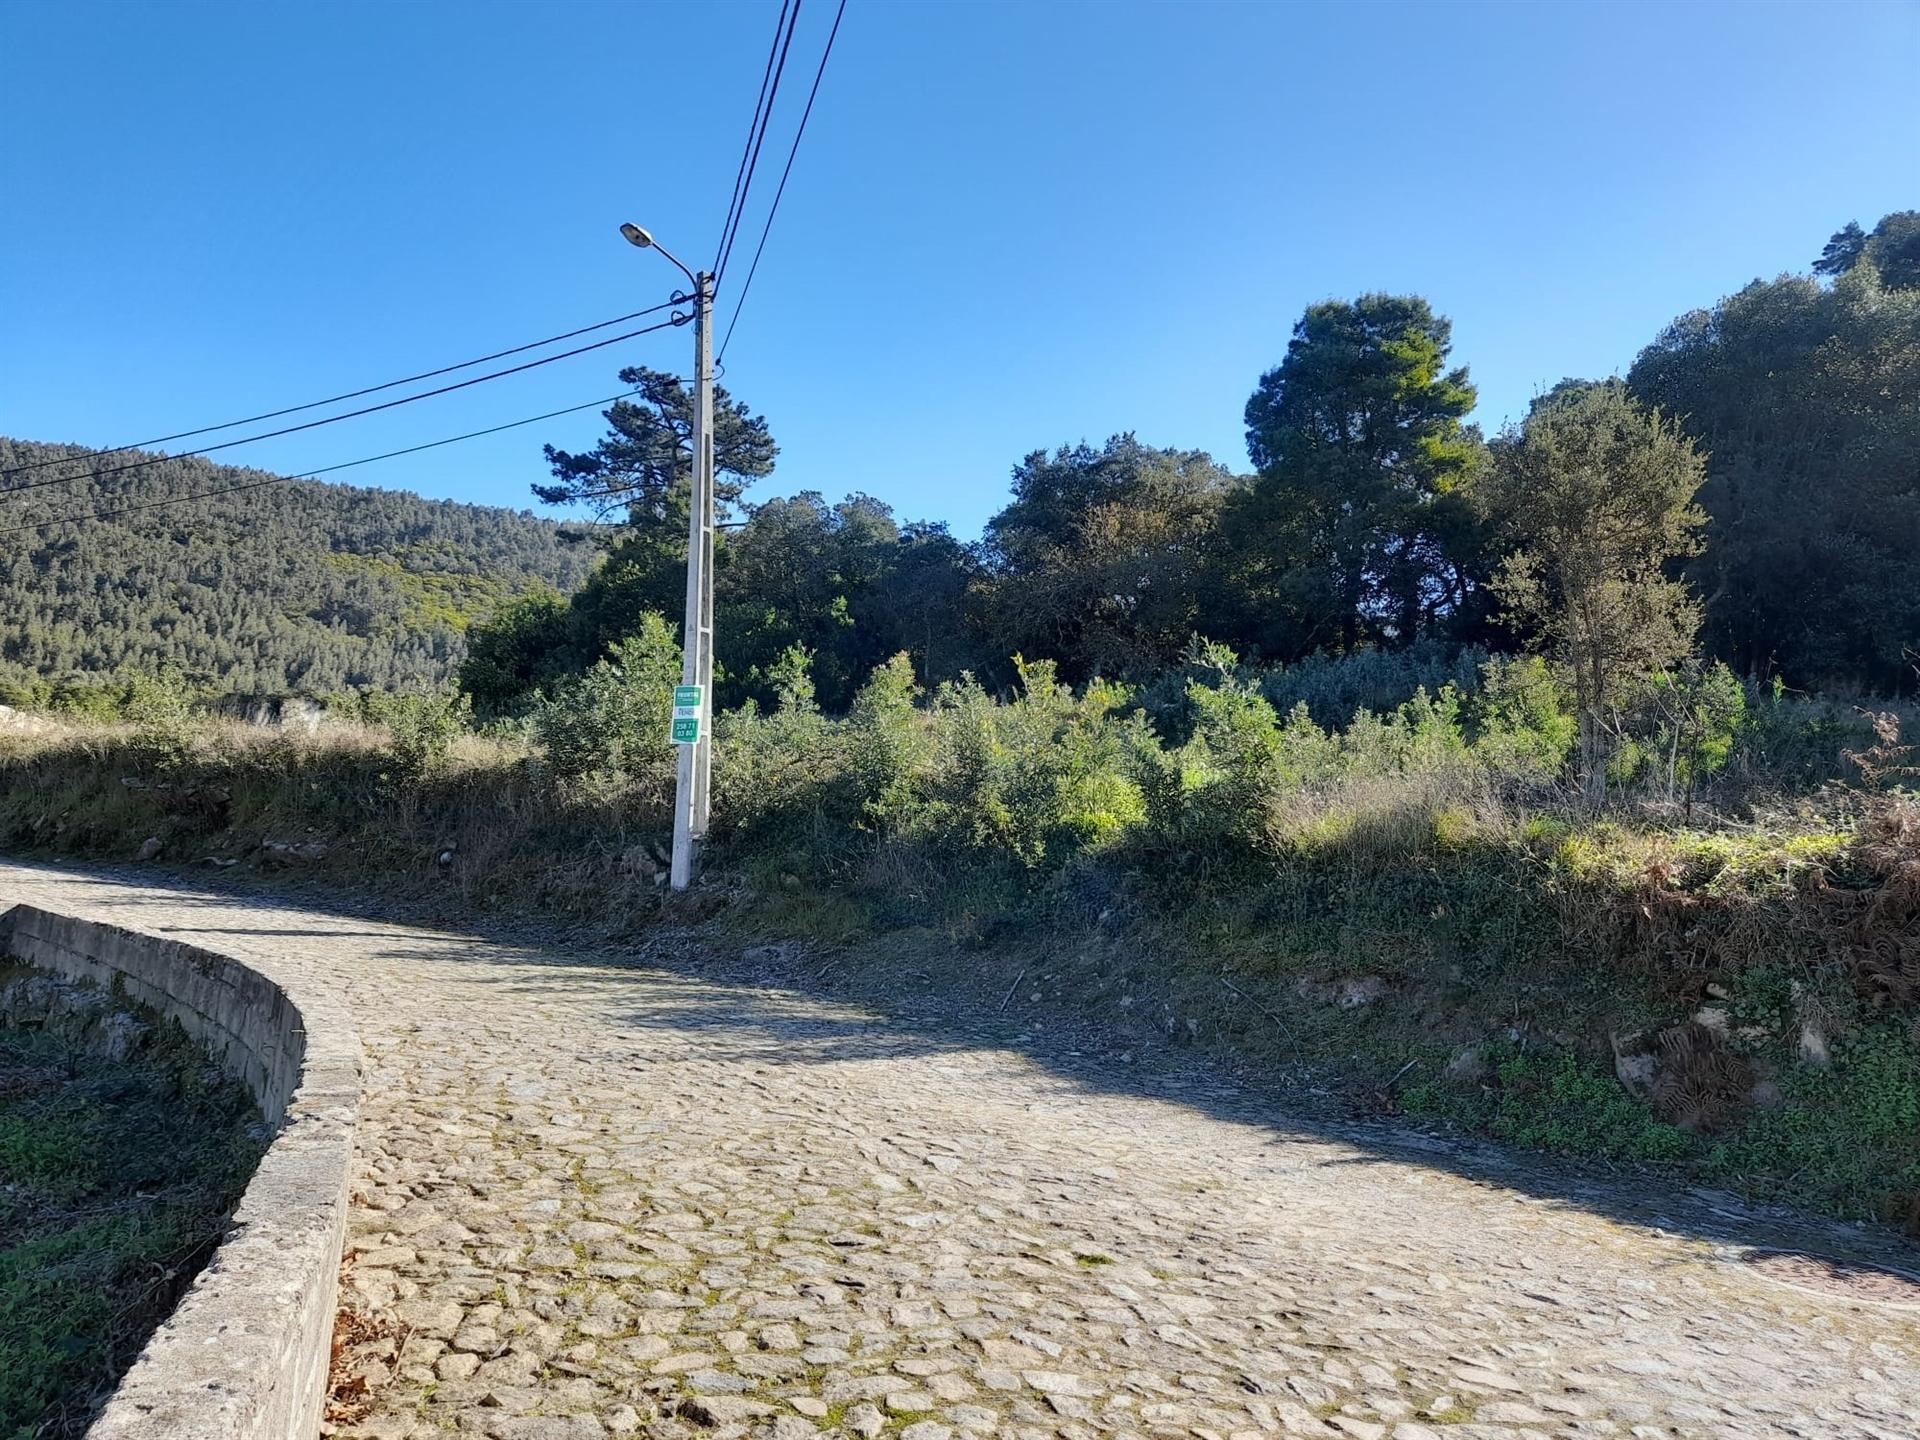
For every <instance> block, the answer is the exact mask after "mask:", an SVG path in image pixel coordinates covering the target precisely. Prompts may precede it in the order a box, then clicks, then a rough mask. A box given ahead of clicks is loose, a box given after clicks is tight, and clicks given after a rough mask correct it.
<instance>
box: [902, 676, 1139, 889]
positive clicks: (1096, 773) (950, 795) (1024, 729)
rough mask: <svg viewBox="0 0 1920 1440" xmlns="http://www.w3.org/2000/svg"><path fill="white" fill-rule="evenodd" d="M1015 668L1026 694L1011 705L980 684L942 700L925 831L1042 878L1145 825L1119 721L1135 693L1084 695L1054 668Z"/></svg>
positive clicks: (1108, 689)
mask: <svg viewBox="0 0 1920 1440" xmlns="http://www.w3.org/2000/svg"><path fill="white" fill-rule="evenodd" d="M1016 665H1017V667H1018V673H1019V676H1020V693H1019V695H1018V696H1017V697H1015V698H1014V699H1013V700H1011V701H1009V702H1007V703H1005V704H995V703H994V702H993V701H992V700H990V699H989V698H988V697H987V695H986V694H985V692H984V691H982V690H981V689H980V688H979V686H977V685H974V684H971V683H962V684H960V685H954V686H948V687H946V688H945V689H943V691H942V692H941V694H940V697H939V702H938V704H937V705H936V707H935V710H934V721H935V723H934V735H935V756H934V764H933V784H932V793H933V802H932V804H931V805H930V806H929V807H928V819H927V826H926V831H925V833H927V834H929V835H931V836H933V837H935V838H937V839H940V840H942V841H944V842H946V843H948V844H953V845H957V846H960V847H966V848H972V849H975V850H984V851H985V852H987V853H988V854H990V855H991V854H997V855H1000V856H1004V857H1007V858H1009V859H1011V860H1013V861H1015V862H1017V863H1018V864H1019V865H1021V866H1023V867H1025V868H1027V869H1029V870H1035V869H1038V868H1040V867H1042V866H1058V865H1059V864H1061V863H1062V862H1064V861H1066V860H1068V859H1071V858H1072V857H1074V856H1076V855H1081V854H1086V853H1090V852H1093V851H1097V850H1099V849H1101V848H1103V847H1104V846H1106V845H1108V844H1110V843H1112V842H1113V841H1114V840H1116V839H1117V838H1119V837H1120V836H1122V835H1124V834H1125V833H1126V832H1127V831H1128V830H1130V829H1131V828H1132V827H1134V826H1136V825H1138V824H1140V823H1141V822H1142V821H1143V820H1144V819H1145V818H1146V801H1145V798H1144V796H1143V795H1142V793H1141V790H1140V787H1139V785H1138V783H1137V782H1136V780H1135V778H1134V775H1133V773H1132V771H1133V767H1132V765H1131V764H1130V760H1129V739H1128V735H1127V732H1126V731H1125V730H1124V729H1123V728H1122V727H1121V726H1119V725H1117V724H1116V723H1115V722H1114V718H1113V717H1114V715H1115V712H1116V711H1117V710H1118V709H1119V708H1121V706H1123V705H1124V703H1125V701H1126V693H1125V692H1124V691H1123V690H1120V689H1118V688H1116V687H1113V686H1109V685H1101V684H1096V685H1092V686H1089V687H1088V688H1087V689H1086V690H1085V691H1084V692H1083V693H1081V694H1078V695H1076V694H1075V693H1074V692H1073V691H1072V690H1070V689H1069V688H1067V687H1066V686H1064V685H1061V684H1060V683H1059V681H1058V679H1057V677H1056V672H1055V669H1054V666H1053V664H1052V663H1051V662H1050V661H1026V660H1020V659H1016Z"/></svg>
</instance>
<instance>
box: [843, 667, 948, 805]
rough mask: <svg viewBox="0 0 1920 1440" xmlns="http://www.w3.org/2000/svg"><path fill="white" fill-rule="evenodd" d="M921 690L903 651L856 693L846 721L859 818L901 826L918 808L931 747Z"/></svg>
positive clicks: (848, 769) (852, 787) (848, 763)
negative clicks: (921, 701) (920, 709)
mask: <svg viewBox="0 0 1920 1440" xmlns="http://www.w3.org/2000/svg"><path fill="white" fill-rule="evenodd" d="M920 694H921V691H920V686H919V683H918V682H917V681H916V680H915V679H914V676H913V662H912V661H911V660H909V659H908V658H907V657H906V655H905V654H900V655H895V656H894V657H893V658H892V659H891V660H888V661H887V662H886V663H885V664H883V665H880V666H878V667H877V668H876V669H875V670H874V672H873V674H872V676H870V677H869V678H868V680H867V683H866V685H865V686H864V687H863V688H862V689H861V691H860V693H859V694H858V695H856V696H854V698H853V711H852V713H851V714H850V715H849V716H848V717H847V725H846V739H845V746H846V783H847V785H848V787H849V788H850V790H851V792H852V794H853V796H854V797H855V809H856V813H857V814H858V815H859V816H860V817H861V818H860V820H859V821H858V822H857V823H860V824H862V825H865V826H869V827H875V828H879V829H882V830H884V829H887V828H888V827H889V826H896V827H897V826H899V825H902V824H904V823H905V822H906V821H907V820H908V818H909V817H910V816H911V815H912V813H913V811H914V809H915V807H916V803H917V801H918V798H919V795H918V792H919V782H920V780H921V778H922V775H923V771H924V769H925V766H926V762H927V758H928V756H929V755H930V754H931V750H932V746H931V742H930V739H929V737H928V733H927V727H926V725H925V724H924V722H923V721H922V718H921V715H920V711H919V709H918V707H917V704H916V702H917V701H918V700H919V698H920Z"/></svg>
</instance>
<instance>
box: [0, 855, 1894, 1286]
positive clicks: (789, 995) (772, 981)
mask: <svg viewBox="0 0 1920 1440" xmlns="http://www.w3.org/2000/svg"><path fill="white" fill-rule="evenodd" d="M10 863H12V862H10ZM17 868H18V869H20V870H22V871H27V872H31V873H37V874H39V875H41V876H44V877H45V878H46V879H47V880H49V881H57V882H58V883H60V884H63V885H67V886H75V887H81V888H83V889H84V890H86V891H87V892H89V894H88V900H87V904H88V906H89V907H90V908H91V909H92V910H94V911H95V912H97V913H101V914H103V915H111V914H112V912H114V911H116V910H125V911H128V912H134V913H129V914H127V915H125V916H122V917H120V919H121V923H125V924H126V925H128V927H129V928H132V929H137V930H143V931H145V932H147V933H150V934H160V935H165V936H168V937H170V938H175V939H179V940H182V941H186V942H188V943H192V944H199V945H203V946H205V947H206V948H209V949H216V950H217V949H218V948H219V941H220V937H223V936H225V937H244V938H246V939H249V940H256V941H264V942H268V945H267V948H270V947H271V942H273V941H275V940H282V939H289V940H295V941H300V942H309V944H306V945H302V946H300V947H299V948H301V949H302V950H303V951H306V952H307V953H312V951H311V948H310V942H323V941H326V940H337V939H354V940H359V941H378V942H384V943H382V944H381V945H380V946H379V948H378V950H377V954H378V955H379V956H380V957H381V958H383V959H387V960H394V961H401V962H404V963H411V964H419V965H421V966H423V967H433V969H434V971H435V974H436V978H437V979H439V980H440V981H442V982H443V983H444V982H446V981H447V980H448V979H449V978H451V979H454V980H457V981H458V983H461V984H471V985H473V986H476V987H486V988H488V989H490V990H500V991H505V992H507V993H508V994H510V995H511V996H512V997H513V998H515V999H516V1000H519V1001H522V1002H524V1003H525V1004H527V1005H529V1006H543V1007H544V1006H562V1007H568V1008H572V1009H577V1010H580V1011H582V1012H583V1013H585V1014H587V1015H590V1016H593V1017H597V1019H598V1020H599V1021H601V1022H603V1023H604V1027H605V1028H604V1029H603V1030H600V1031H597V1032H596V1031H593V1030H592V1029H591V1027H587V1028H583V1030H582V1034H583V1036H584V1035H588V1034H592V1035H593V1036H594V1039H593V1040H592V1041H591V1042H588V1041H583V1045H585V1044H589V1043H590V1044H591V1045H592V1047H593V1048H594V1050H595V1052H596V1053H605V1054H606V1055H607V1056H608V1058H609V1060H610V1061H611V1062H612V1063H621V1062H622V1061H626V1062H629V1063H635V1064H644V1063H645V1057H646V1052H647V1045H646V1039H647V1036H648V1035H649V1034H650V1033H653V1032H659V1031H672V1032H675V1033H677V1034H686V1033H689V1032H695V1033H698V1034H699V1035H700V1036H701V1037H702V1040H701V1058H702V1059H703V1060H707V1061H710V1062H712V1063H714V1064H726V1063H729V1062H737V1063H743V1064H749V1065H755V1066H763V1067H769V1068H786V1067H823V1068H824V1067H833V1066H842V1065H850V1064H859V1063H862V1062H870V1061H898V1060H903V1059H913V1058H921V1057H927V1058H933V1059H935V1060H943V1059H944V1060H947V1061H957V1060H960V1059H961V1058H963V1057H966V1056H969V1055H977V1054H979V1053H980V1052H997V1053H1000V1054H1004V1055H1009V1056H1014V1057H1018V1058H1019V1059H1020V1060H1022V1061H1024V1062H1025V1063H1026V1064H1027V1065H1028V1066H1031V1067H1033V1068H1034V1070H1035V1071H1037V1072H1038V1074H1039V1076H1040V1077H1043V1078H1044V1079H1045V1080H1047V1081H1048V1082H1049V1084H1050V1085H1051V1086H1054V1087H1057V1090H1058V1093H1059V1094H1060V1095H1062V1096H1063V1097H1069V1098H1074V1099H1084V1098H1097V1097H1106V1098H1110V1099H1112V1100H1115V1101H1126V1102H1150V1103H1154V1104H1163V1105H1174V1106H1182V1107H1186V1108H1189V1109H1191V1110H1194V1111H1197V1112H1200V1113H1202V1114H1205V1115H1207V1116H1210V1117H1212V1118H1214V1119H1217V1120H1222V1121H1226V1122H1229V1123H1231V1124H1234V1125H1236V1126H1243V1127H1247V1129H1248V1131H1249V1132H1250V1133H1251V1134H1252V1135H1254V1136H1255V1137H1256V1139H1260V1140H1264V1141H1266V1142H1269V1143H1271V1144H1273V1145H1275V1146H1276V1147H1277V1146H1280V1145H1283V1144H1289V1143H1291V1142H1298V1141H1309V1142H1319V1143H1318V1144H1317V1145H1316V1146H1313V1147H1311V1148H1308V1149H1306V1150H1304V1151H1301V1152H1298V1153H1297V1154H1294V1155H1292V1156H1290V1158H1289V1163H1290V1164H1293V1165H1304V1166H1308V1167H1311V1166H1322V1167H1327V1168H1337V1167H1352V1166H1369V1165H1379V1164H1393V1165H1398V1166H1414V1167H1422V1168H1425V1169H1428V1170H1431V1171H1435V1172H1440V1173H1444V1174H1449V1175H1453V1176H1458V1177H1462V1178H1464V1179H1466V1180H1469V1181H1472V1182H1475V1183H1477V1184H1480V1185H1483V1186H1486V1187H1489V1189H1491V1190H1494V1191H1511V1192H1518V1193H1520V1194H1525V1195H1531V1196H1534V1197H1538V1198H1540V1199H1544V1200H1547V1201H1549V1202H1551V1203H1552V1204H1554V1205H1559V1206H1566V1207H1570V1208H1575V1209H1578V1210H1581V1211H1584V1212H1587V1213H1591V1214H1595V1215H1601V1216H1604V1217H1606V1218H1608V1219H1610V1220H1613V1221H1615V1222H1618V1223H1620V1224H1624V1225H1629V1226H1637V1227H1645V1228H1647V1229H1650V1230H1658V1231H1662V1232H1665V1233H1668V1234H1672V1235H1678V1236H1682V1237H1685V1238H1689V1239H1694V1240H1699V1241H1704V1242H1708V1243H1711V1244H1715V1245H1719V1246H1726V1247H1756V1248H1787V1249H1791V1248H1807V1249H1814V1250H1820V1251H1824V1252H1828V1253H1832V1254H1836V1255H1844V1256H1850V1257H1853V1258H1855V1259H1861V1260H1867V1261H1874V1260H1877V1261H1879V1262H1881V1263H1884V1264H1893V1265H1904V1266H1906V1267H1908V1268H1914V1267H1915V1266H1916V1264H1917V1263H1920V1248H1917V1247H1915V1246H1913V1245H1911V1244H1909V1243H1908V1242H1906V1241H1904V1240H1902V1239H1901V1238H1900V1237H1899V1236H1897V1235H1895V1234H1894V1233H1893V1232H1892V1231H1890V1230H1886V1229H1883V1228H1880V1227H1876V1226H1865V1225H1850V1224H1843V1223H1840V1222H1835V1221H1830V1220H1826V1219H1822V1218H1820V1217H1815V1216H1808V1215H1803V1214H1798V1213H1795V1212H1792V1211H1788V1210H1784V1209H1780V1208H1777V1207H1757V1206H1748V1205H1746V1204H1744V1203H1743V1202H1741V1201H1740V1200H1739V1199H1738V1198H1737V1197H1735V1196H1732V1195H1729V1194H1724V1193H1721V1192H1717V1191H1709V1190H1698V1189H1690V1188H1688V1187H1687V1186H1686V1185H1685V1184H1684V1183H1683V1182H1681V1181H1677V1180H1675V1179H1673V1178H1672V1177H1670V1176H1659V1175H1654V1174H1651V1173H1647V1172H1642V1171H1638V1170H1633V1169H1630V1168H1626V1167H1617V1166H1604V1167H1603V1166H1599V1165H1592V1164H1581V1163H1568V1162H1564V1161H1558V1160H1555V1159H1552V1158H1548V1157H1543V1156H1540V1155H1536V1154H1532V1153H1528V1152H1519V1151H1511V1150H1506V1149H1503V1148H1502V1147H1499V1146H1496V1145H1493V1144H1490V1143H1486V1142H1481V1141H1476V1140H1471V1139H1459V1138H1454V1137H1443V1136H1437V1135H1432V1134H1426V1133H1422V1132H1419V1131H1416V1130H1414V1129H1411V1128H1409V1127H1407V1126H1404V1125H1401V1124H1395V1123H1391V1122H1369V1121H1365V1120H1356V1119H1352V1118H1349V1117H1345V1116H1342V1115H1339V1114H1336V1113H1334V1112H1333V1110H1332V1109H1331V1108H1330V1106H1329V1102H1328V1099H1327V1098H1326V1097H1325V1095H1324V1092H1319V1093H1316V1092H1315V1090H1314V1089H1313V1087H1312V1086H1311V1084H1310V1082H1309V1081H1304V1080H1303V1081H1295V1082H1291V1083H1289V1082H1288V1081H1286V1080H1284V1079H1280V1078H1274V1077H1265V1078H1262V1077H1254V1078H1249V1077H1248V1076H1247V1075H1246V1074H1244V1073H1239V1072H1233V1073H1230V1072H1229V1071H1228V1069H1227V1068H1226V1067H1225V1066H1224V1065H1222V1064H1219V1063H1217V1062H1215V1061H1212V1060H1209V1059H1208V1058H1206V1057H1204V1056H1201V1055H1198V1054H1197V1053H1196V1052H1194V1051H1191V1050H1181V1049H1178V1048H1173V1047H1160V1048H1158V1049H1156V1050H1154V1051H1151V1052H1144V1051H1140V1047H1139V1039H1138V1037H1137V1036H1129V1035H1124V1034H1120V1033H1117V1032H1113V1031H1110V1030H1103V1029H1102V1028H1100V1027H1098V1026H1096V1025H1094V1024H1092V1023H1090V1022H1087V1021H1084V1020H1082V1019H1080V1018H1078V1017H1075V1016H1071V1015H1067V1014H1064V1013H1061V1014H1056V1013H1046V1014H1043V1015H1041V1016H1040V1017H1039V1018H1038V1019H1037V1020H1036V1018H1035V1017H1034V1015H1033V1014H1031V1013H1028V1014H1026V1015H1024V1016H1009V1015H1004V1014H1001V1013H999V1012H998V1010H997V1009H996V1004H997V998H998V996H999V995H1000V994H1001V993H1003V991H1004V990H1005V988H1006V985H1007V982H1008V980H1010V979H1011V978H1013V977H1012V976H1011V974H1010V973H1009V974H1007V975H996V976H993V977H983V980H982V983H981V984H980V985H979V986H976V987H975V988H974V990H971V991H968V992H966V993H963V994H954V993H952V992H951V991H947V990H941V989H936V988H934V987H933V986H931V985H929V984H928V983H926V981H924V980H923V979H921V978H920V977H919V976H917V975H915V976H905V975H898V976H895V977H893V980H892V982H891V983H888V984H885V985H881V984H878V983H865V984H860V983H859V981H858V979H857V977H856V978H855V979H852V980H850V979H849V977H847V976H845V975H842V974H840V973H838V972H836V971H835V970H834V969H833V968H832V966H831V964H830V963H829V964H824V965H823V964H822V963H821V962H820V961H819V960H818V959H817V958H815V959H813V960H807V959H796V960H781V961H778V962H768V961H766V960H764V959H763V960H762V962H761V963H759V964H750V963H747V962H746V961H745V960H744V959H743V958H742V957H741V956H740V955H739V954H738V953H736V952H734V951H733V950H732V949H728V950H725V951H721V950H717V949H716V948H715V947H714V946H713V945H712V944H711V943H709V942H708V941H706V940H705V939H703V938H702V936H701V935H700V934H699V932H697V931H666V930H660V931H657V932H653V933H649V934H646V935H642V936H639V937H637V938H636V939H634V940H633V941H632V942H631V943H628V944H614V943H608V942H607V941H606V940H605V939H604V938H600V939H587V938H577V937H574V936H569V935H566V934H558V935H556V933H555V930H554V927H553V926H552V925H551V924H550V923H547V924H544V925H543V924H541V923H537V922H532V921H529V922H526V923H513V922H506V923H502V922H498V921H492V920H489V921H486V922H483V923H481V924H479V925H476V926H475V927H473V928H472V929H470V930H463V931H458V932H456V931H450V930H445V929H441V928H438V927H433V926H426V925H421V926H417V927H416V926H412V925H409V924H407V923H406V922H405V921H395V920H389V919H387V918H385V916H379V917H376V916H375V915H374V914H373V913H371V912H372V907H371V906H370V905H368V904H366V903H364V902H355V901H351V900H347V899H344V898H342V897H339V896H321V895H318V894H315V893H313V892H312V891H300V892H297V893H290V892H288V891H286V890H279V891H267V890H264V889H260V888H256V886H255V885H254V884H251V883H236V884H233V885H232V887H231V888H224V889H214V888H210V887H209V886H208V885H207V884H206V883H205V882H197V883H196V882H191V881H188V880H186V879H183V878H180V877H177V876H166V875H164V874H161V873H157V872H155V871H152V870H147V869H142V870H139V871H101V870H88V871H76V870H67V869H62V868H58V867H52V866H44V865H25V864H20V865H18V867H17ZM126 887H137V888H138V889H141V890H145V891H149V892H151V891H164V892H166V894H167V896H168V902H167V903H168V904H169V905H171V906H175V907H178V906H189V907H191V906H200V907H204V908H205V909H206V910H207V911H208V912H209V914H208V921H209V923H208V924H206V925H204V926H200V925H178V924H168V925H159V924H153V923H147V922H143V921H142V919H141V917H140V916H139V914H138V913H137V912H138V911H139V910H141V909H142V908H145V907H146V906H148V905H150V904H151V901H149V900H144V899H142V898H141V897H139V896H137V895H131V894H128V893H126ZM4 888H5V887H4V884H3V883H0V900H5V899H7V898H8V897H6V895H5V893H4ZM235 906H246V907H248V908H250V909H254V910H267V911H270V912H272V911H278V912H283V913H284V914H285V918H286V923H285V924H282V925H276V924H261V925H245V924H235V923H233V921H232V916H233V909H234V907H235ZM335 922H337V923H335ZM979 963H980V965H981V966H982V967H986V966H988V965H990V964H991V961H990V960H989V959H988V958H987V957H979ZM1009 968H1010V967H1009ZM988 980H990V981H991V983H987V981H988ZM856 985H857V986H858V988H857V989H856V988H855V986H856ZM394 1018H395V1020H396V1023H397V1022H398V1021H399V1020H401V1019H403V1018H404V1017H398V1016H396V1017H394ZM1136 1052H1139V1053H1138V1054H1136ZM1045 1089H1046V1087H1043V1093H1044V1092H1045ZM1490 1198H1491V1197H1490Z"/></svg>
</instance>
